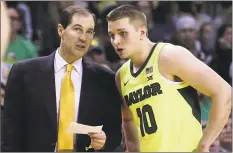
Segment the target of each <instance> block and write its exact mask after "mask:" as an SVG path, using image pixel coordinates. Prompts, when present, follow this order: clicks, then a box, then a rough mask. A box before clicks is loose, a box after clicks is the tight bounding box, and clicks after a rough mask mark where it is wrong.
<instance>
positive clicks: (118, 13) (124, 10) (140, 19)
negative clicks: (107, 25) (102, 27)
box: [106, 4, 147, 28]
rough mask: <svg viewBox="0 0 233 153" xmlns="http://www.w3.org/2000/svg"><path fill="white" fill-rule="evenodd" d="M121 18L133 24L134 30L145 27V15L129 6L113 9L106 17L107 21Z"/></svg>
mask: <svg viewBox="0 0 233 153" xmlns="http://www.w3.org/2000/svg"><path fill="white" fill-rule="evenodd" d="M122 18H129V22H131V23H133V25H134V26H135V27H136V28H138V27H140V26H146V27H147V19H146V15H145V14H144V13H143V12H141V11H138V10H137V9H136V7H134V6H133V5H130V4H125V5H121V6H119V7H117V8H115V9H113V10H112V11H111V12H109V13H108V15H107V17H106V19H107V21H116V20H119V19H122Z"/></svg>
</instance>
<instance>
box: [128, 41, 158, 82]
mask: <svg viewBox="0 0 233 153" xmlns="http://www.w3.org/2000/svg"><path fill="white" fill-rule="evenodd" d="M157 44H158V43H156V44H154V46H153V47H152V49H151V51H150V54H149V56H148V57H147V59H146V61H145V62H144V63H143V65H142V67H140V69H139V70H138V71H137V72H136V73H134V72H133V63H132V61H130V73H131V75H132V76H133V77H135V78H136V77H137V76H138V75H139V74H140V73H141V72H142V70H143V69H144V68H145V66H146V64H147V63H148V61H149V59H150V57H151V55H152V54H153V52H154V49H155V47H156V46H157Z"/></svg>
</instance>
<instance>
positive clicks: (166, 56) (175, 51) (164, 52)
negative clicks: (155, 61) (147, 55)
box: [159, 43, 190, 61]
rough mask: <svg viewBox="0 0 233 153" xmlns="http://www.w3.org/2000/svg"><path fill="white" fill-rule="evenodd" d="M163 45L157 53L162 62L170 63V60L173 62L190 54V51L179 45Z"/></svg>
mask: <svg viewBox="0 0 233 153" xmlns="http://www.w3.org/2000/svg"><path fill="white" fill-rule="evenodd" d="M164 44H165V45H164V46H163V48H162V49H161V51H160V53H159V58H160V60H163V61H170V60H175V59H179V60H181V58H184V57H185V56H186V55H187V54H190V51H188V50H187V49H186V48H184V47H182V46H179V45H174V44H171V43H164Z"/></svg>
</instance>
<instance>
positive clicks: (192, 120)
mask: <svg viewBox="0 0 233 153" xmlns="http://www.w3.org/2000/svg"><path fill="white" fill-rule="evenodd" d="M165 45H166V44H165V43H158V44H155V45H154V47H153V48H152V50H151V52H150V55H149V56H148V58H147V60H146V61H145V63H144V64H143V66H142V67H141V68H140V69H139V70H138V71H137V72H136V73H134V72H133V65H132V63H131V60H128V61H127V62H126V63H125V64H124V65H123V66H122V67H121V68H120V78H121V92H122V95H123V97H124V99H125V100H126V103H127V105H128V106H129V108H130V110H131V111H132V113H133V116H134V120H135V124H136V126H137V128H138V134H139V138H140V150H141V152H160V151H161V152H163V151H172V152H176V151H179V152H185V151H188V152H191V151H194V150H195V149H196V147H197V146H198V143H199V141H200V139H201V137H202V127H201V121H200V118H201V117H200V106H199V101H198V97H197V92H196V90H195V89H193V88H192V87H191V86H189V85H188V84H187V83H185V82H172V81H170V82H169V80H166V79H165V78H163V76H161V74H160V73H159V70H158V55H159V52H160V51H161V50H162V48H163V46H165Z"/></svg>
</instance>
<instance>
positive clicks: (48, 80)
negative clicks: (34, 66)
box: [41, 52, 57, 130]
mask: <svg viewBox="0 0 233 153" xmlns="http://www.w3.org/2000/svg"><path fill="white" fill-rule="evenodd" d="M54 57H55V52H54V53H52V54H51V55H49V56H47V57H46V58H45V61H43V62H42V66H41V69H42V71H41V76H42V81H41V84H42V86H44V88H42V89H43V91H42V92H44V93H45V95H46V97H44V99H45V100H44V102H45V106H46V109H47V112H48V114H49V117H50V118H51V120H52V124H53V126H54V128H55V129H56V130H57V106H56V90H55V75H54Z"/></svg>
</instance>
